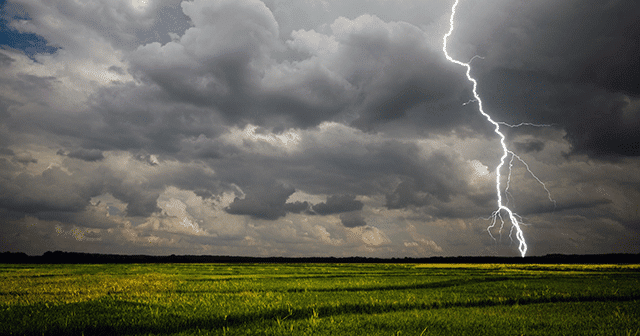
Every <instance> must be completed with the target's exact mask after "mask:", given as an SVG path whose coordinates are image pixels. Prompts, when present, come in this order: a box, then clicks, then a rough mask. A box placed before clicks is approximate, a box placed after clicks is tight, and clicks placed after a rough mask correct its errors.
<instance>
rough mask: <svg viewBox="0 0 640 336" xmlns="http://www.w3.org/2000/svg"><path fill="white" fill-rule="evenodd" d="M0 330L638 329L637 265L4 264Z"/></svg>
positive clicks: (589, 332)
mask: <svg viewBox="0 0 640 336" xmlns="http://www.w3.org/2000/svg"><path fill="white" fill-rule="evenodd" d="M0 334H3V335H43V334H44V335H61V334H64V335H123V334H124V335H474V336H476V335H640V266H639V265H626V266H625V265H499V264H422V265H419V264H100V265H2V264H0Z"/></svg>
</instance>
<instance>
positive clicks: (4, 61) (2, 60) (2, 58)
mask: <svg viewBox="0 0 640 336" xmlns="http://www.w3.org/2000/svg"><path fill="white" fill-rule="evenodd" d="M1 50H2V49H0V51H1ZM13 62H15V60H14V59H13V58H11V57H9V56H8V55H5V54H4V53H3V52H0V66H9V65H11V63H13Z"/></svg>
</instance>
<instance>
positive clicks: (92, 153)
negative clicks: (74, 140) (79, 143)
mask: <svg viewBox="0 0 640 336" xmlns="http://www.w3.org/2000/svg"><path fill="white" fill-rule="evenodd" d="M57 154H59V155H66V156H68V157H70V158H74V159H80V160H84V161H89V162H93V161H100V160H102V159H104V155H102V151H101V150H99V149H84V148H80V149H76V150H72V151H70V152H69V153H66V154H65V153H64V152H61V151H58V153H57Z"/></svg>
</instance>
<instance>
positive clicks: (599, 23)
mask: <svg viewBox="0 0 640 336" xmlns="http://www.w3.org/2000/svg"><path fill="white" fill-rule="evenodd" d="M452 3H453V2H452V1H451V2H450V1H423V0H421V1H398V0H376V1H373V0H358V1H329V0H327V1H322V0H306V1H297V0H296V1H291V0H265V1H264V2H260V1H258V0H241V1H238V0H234V1H231V0H219V1H213V0H210V1H204V0H194V1H183V2H181V1H176V0H146V1H144V0H117V1H116V0H114V1H92V0H81V1H75V0H63V1H55V2H50V1H38V0H9V1H7V2H6V3H5V4H4V5H2V11H1V14H0V15H1V16H2V18H1V19H2V24H3V31H2V33H1V34H2V35H3V40H2V41H1V42H0V43H1V44H3V46H2V49H0V237H1V238H0V248H1V249H2V250H9V251H23V252H27V253H32V254H40V253H42V252H44V251H47V250H67V251H86V252H103V253H144V254H171V253H175V254H234V255H257V256H263V255H266V256H272V255H283V256H326V255H333V256H351V255H361V256H380V257H391V256H394V257H402V256H431V255H496V254H497V255H518V251H517V248H516V247H517V244H515V243H512V242H511V241H510V239H509V236H508V233H509V228H508V227H506V228H505V230H504V232H503V234H502V237H500V235H499V234H498V232H497V231H493V234H494V236H495V237H496V239H497V241H494V240H492V239H491V236H490V235H489V234H488V233H487V231H486V228H487V226H488V225H490V224H491V223H490V221H488V220H486V218H487V217H488V216H490V215H491V213H492V212H493V211H494V210H495V208H496V195H495V185H494V182H495V173H496V172H495V167H496V165H497V164H498V160H499V159H500V156H501V155H502V151H501V149H500V147H499V143H498V138H497V137H496V136H495V134H494V133H493V128H492V125H491V124H489V123H488V122H487V121H486V120H485V119H484V118H483V117H482V116H481V115H480V114H479V113H478V110H477V104H475V103H468V104H465V103H467V102H468V101H469V100H470V99H471V98H472V93H471V86H470V85H469V83H468V82H467V81H466V78H465V76H464V68H462V67H460V66H457V65H455V64H452V63H450V62H448V61H447V60H446V58H445V57H444V55H443V53H442V37H443V35H444V34H445V33H446V32H447V31H448V29H449V15H450V10H451V5H452ZM639 16H640V4H639V3H638V2H637V1H596V0H593V1H560V2H558V1H546V0H545V1H507V0H492V1H475V0H461V3H460V5H459V8H458V11H457V17H456V19H457V20H456V22H457V26H456V29H455V31H454V32H453V34H452V36H451V37H450V39H449V43H448V50H449V54H450V55H451V56H452V57H454V58H457V59H460V60H463V61H467V60H469V59H471V58H472V57H473V56H474V55H479V56H481V57H483V58H482V59H479V58H476V59H474V60H473V63H472V66H473V75H474V76H475V77H476V78H477V79H478V81H479V87H478V90H479V93H480V95H481V96H482V97H483V102H484V105H485V110H486V111H487V112H488V113H490V114H491V115H492V116H493V117H494V119H495V120H497V121H502V122H506V123H510V124H519V123H522V122H524V123H537V124H547V125H551V126H549V127H543V128H538V127H531V126H522V127H518V128H507V127H506V126H503V130H504V132H505V133H506V134H507V136H508V146H509V147H510V148H511V149H513V150H515V151H517V152H518V153H519V154H520V156H521V158H522V159H524V160H525V161H526V162H527V163H528V164H529V167H530V168H531V170H532V171H533V172H534V173H535V174H536V175H537V176H538V177H539V178H540V180H542V181H543V182H544V183H545V185H546V187H547V188H548V189H549V191H550V192H551V195H552V197H553V199H554V200H555V201H556V204H555V205H554V203H553V202H551V201H550V200H549V199H548V196H547V193H546V191H545V190H544V188H543V186H542V185H541V184H539V183H538V182H537V181H536V180H535V179H533V178H532V177H531V175H530V174H529V172H528V171H527V169H526V167H525V166H524V165H523V164H522V163H521V162H520V161H518V160H517V159H516V160H514V161H513V162H512V166H513V168H512V169H513V170H512V175H511V181H510V184H509V194H508V195H507V194H506V193H505V197H506V198H508V200H509V206H510V207H512V209H513V210H515V211H516V212H518V213H519V214H520V215H522V216H523V217H524V222H525V223H526V225H525V226H523V231H524V236H525V238H526V239H527V242H528V243H529V254H547V253H608V252H634V253H637V252H640V235H639V234H640V215H638V209H639V206H640V205H639V203H640V157H639V156H640V61H639V60H640V26H639V25H638V24H637V21H638V17H639ZM506 173H507V170H506V169H505V170H504V171H503V174H506ZM504 182H506V176H505V180H504Z"/></svg>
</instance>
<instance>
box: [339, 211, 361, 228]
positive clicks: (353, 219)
mask: <svg viewBox="0 0 640 336" xmlns="http://www.w3.org/2000/svg"><path fill="white" fill-rule="evenodd" d="M340 221H342V225H344V226H345V227H348V228H354V227H358V226H365V225H367V222H366V221H365V220H364V217H362V213H361V212H360V211H350V212H344V213H341V214H340Z"/></svg>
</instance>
